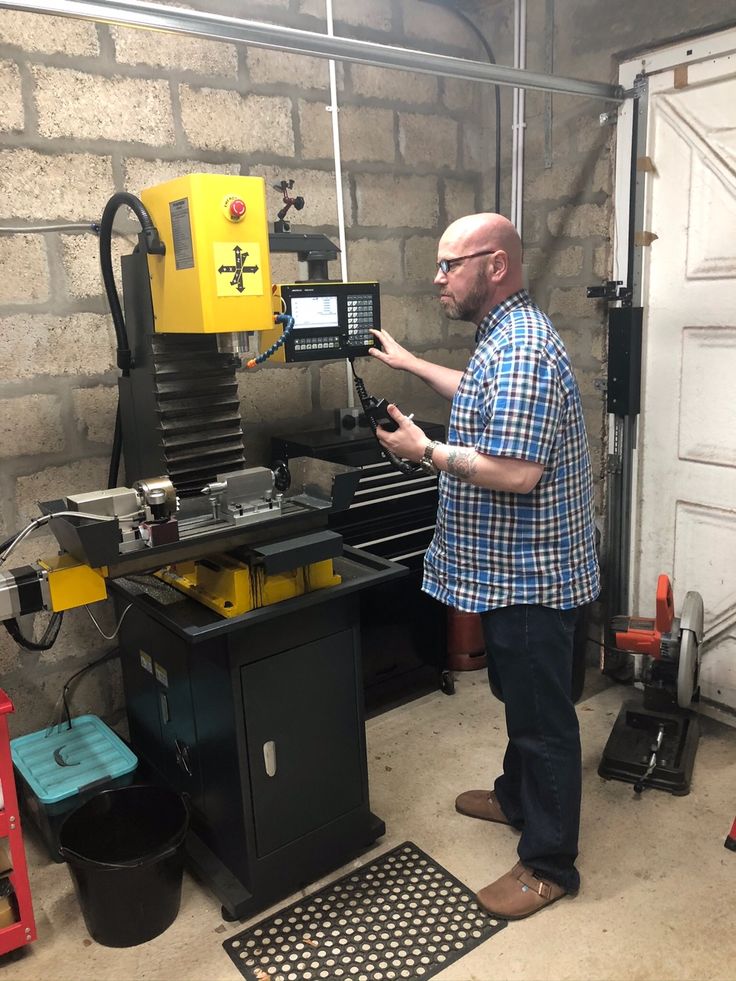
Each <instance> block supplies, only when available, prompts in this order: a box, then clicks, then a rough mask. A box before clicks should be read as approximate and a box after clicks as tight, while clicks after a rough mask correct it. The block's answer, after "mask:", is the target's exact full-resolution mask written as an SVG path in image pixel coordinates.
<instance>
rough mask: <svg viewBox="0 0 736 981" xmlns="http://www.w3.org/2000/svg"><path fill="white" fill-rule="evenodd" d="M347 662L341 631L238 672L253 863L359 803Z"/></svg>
mask: <svg viewBox="0 0 736 981" xmlns="http://www.w3.org/2000/svg"><path fill="white" fill-rule="evenodd" d="M355 662H356V657H355V650H354V636H353V632H352V631H351V630H345V631H342V632H340V633H336V634H332V635H331V636H329V637H324V638H322V639H320V640H318V641H314V642H312V643H309V644H304V645H303V646H301V647H296V648H292V649H291V650H288V651H283V652H281V653H279V654H274V655H272V656H271V657H266V658H264V659H263V660H260V661H256V662H253V663H251V664H248V665H246V666H244V667H243V668H242V670H241V680H242V686H243V705H244V711H245V730H246V738H247V743H248V759H249V766H250V772H251V788H252V794H253V800H252V806H253V814H254V819H255V830H256V844H257V850H258V854H259V856H260V857H263V856H265V855H267V854H269V853H270V852H273V851H275V850H276V849H278V848H281V847H282V846H284V845H286V844H288V843H289V842H291V841H294V840H296V839H297V838H300V837H301V836H302V835H305V834H308V833H309V832H310V831H314V830H315V829H317V828H320V827H322V826H324V825H325V824H328V823H329V822H330V821H333V820H335V819H336V818H338V817H340V816H341V815H343V814H346V813H348V812H349V811H351V810H353V809H355V808H357V807H360V806H361V804H363V802H364V799H365V798H366V797H367V778H366V776H365V774H366V764H365V740H364V732H363V720H362V716H361V714H360V713H359V710H358V705H359V696H360V697H361V698H362V695H361V694H360V693H359V692H357V691H356V685H357V678H356V670H355Z"/></svg>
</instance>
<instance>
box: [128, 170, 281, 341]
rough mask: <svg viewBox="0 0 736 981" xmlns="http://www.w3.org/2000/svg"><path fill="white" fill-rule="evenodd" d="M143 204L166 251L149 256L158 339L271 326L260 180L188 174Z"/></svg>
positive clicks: (147, 194) (153, 191)
mask: <svg viewBox="0 0 736 981" xmlns="http://www.w3.org/2000/svg"><path fill="white" fill-rule="evenodd" d="M141 200H142V201H143V204H144V205H145V206H146V209H147V210H148V212H149V214H150V215H151V218H152V219H153V223H154V224H155V225H156V227H157V228H158V232H159V235H160V237H161V239H162V241H163V242H164V244H165V245H166V254H165V255H163V256H160V255H149V256H148V268H149V272H150V274H151V293H152V299H153V309H154V314H155V329H156V333H178V334H215V333H231V332H236V331H260V330H267V329H269V328H271V327H273V311H272V300H271V266H270V258H269V244H268V221H267V216H266V189H265V182H264V180H263V178H262V177H232V176H229V175H226V174H190V175H188V176H185V177H178V178H176V179H175V180H172V181H167V182H166V183H165V184H159V185H157V186H156V187H150V188H148V189H147V190H145V191H143V192H142V193H141Z"/></svg>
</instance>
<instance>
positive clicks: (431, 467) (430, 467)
mask: <svg viewBox="0 0 736 981" xmlns="http://www.w3.org/2000/svg"><path fill="white" fill-rule="evenodd" d="M439 445H440V444H439V442H438V441H437V440H436V439H431V440H430V441H429V442H428V443H427V445H426V446H425V447H424V453H423V455H422V459H421V460H420V461H419V466H420V467H421V468H422V470H423V471H424V472H425V473H428V474H430V476H432V477H435V476H436V475H437V474H438V473H439V472H440V471H439V468H438V467H437V466H435V464H434V463H432V454H433V453H434V451H435V449H436V447H438V446H439Z"/></svg>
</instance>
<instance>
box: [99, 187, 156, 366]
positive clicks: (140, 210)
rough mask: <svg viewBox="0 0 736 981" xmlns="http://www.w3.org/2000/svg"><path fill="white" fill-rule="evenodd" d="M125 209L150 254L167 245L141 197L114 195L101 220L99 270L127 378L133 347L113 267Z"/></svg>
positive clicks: (119, 364) (119, 362)
mask: <svg viewBox="0 0 736 981" xmlns="http://www.w3.org/2000/svg"><path fill="white" fill-rule="evenodd" d="M122 207H128V208H130V210H131V211H132V212H133V213H134V215H135V216H136V218H137V219H138V221H139V222H140V223H141V228H142V229H143V236H144V239H145V243H146V248H147V250H148V251H149V252H152V253H155V254H156V255H163V253H164V246H163V243H162V242H161V240H160V239H159V237H158V232H157V230H156V227H155V226H154V224H153V221H152V220H151V216H150V215H149V214H148V211H146V208H145V206H144V204H143V202H142V201H141V200H140V198H137V197H136V196H135V195H134V194H129V193H128V192H127V191H118V192H116V193H115V194H113V196H112V197H111V198H110V200H109V201H108V202H107V204H106V205H105V210H104V211H103V212H102V218H101V220H100V268H101V270H102V281H103V283H104V284H105V292H106V293H107V301H108V303H109V304H110V313H111V314H112V322H113V326H114V327H115V336H116V338H117V342H118V368H120V369H121V370H122V372H123V374H124V375H127V374H128V373H129V371H130V366H131V358H130V345H129V343H128V334H127V331H126V330H125V318H124V317H123V309H122V307H121V305H120V297H119V296H118V290H117V286H116V285H115V275H114V273H113V268H112V226H113V222H114V221H115V215H116V214H117V213H118V211H119V209H120V208H122Z"/></svg>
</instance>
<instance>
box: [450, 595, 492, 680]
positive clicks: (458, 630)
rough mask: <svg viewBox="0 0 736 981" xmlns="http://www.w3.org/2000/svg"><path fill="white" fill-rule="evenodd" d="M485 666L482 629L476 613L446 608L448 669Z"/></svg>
mask: <svg viewBox="0 0 736 981" xmlns="http://www.w3.org/2000/svg"><path fill="white" fill-rule="evenodd" d="M485 666H486V650H485V645H484V643H483V629H482V627H481V622H480V616H479V615H478V614H477V613H463V612H462V611H460V610H456V609H454V608H453V607H449V608H448V610H447V667H448V668H449V670H450V671H475V670H477V669H478V668H484V667H485Z"/></svg>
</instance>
